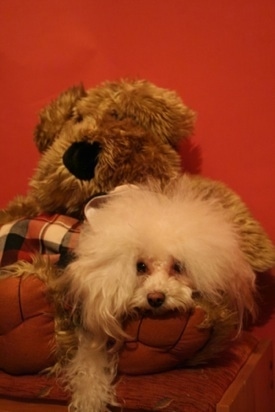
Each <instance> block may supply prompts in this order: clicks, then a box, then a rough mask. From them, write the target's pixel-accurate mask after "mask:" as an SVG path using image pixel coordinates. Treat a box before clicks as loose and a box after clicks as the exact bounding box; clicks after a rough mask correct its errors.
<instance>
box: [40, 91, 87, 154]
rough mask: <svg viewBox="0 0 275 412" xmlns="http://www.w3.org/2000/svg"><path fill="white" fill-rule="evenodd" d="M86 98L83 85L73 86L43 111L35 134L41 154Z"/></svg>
mask: <svg viewBox="0 0 275 412" xmlns="http://www.w3.org/2000/svg"><path fill="white" fill-rule="evenodd" d="M84 96H86V92H85V90H84V87H83V86H82V85H79V86H73V87H71V88H69V89H68V90H66V91H65V92H63V93H61V94H60V95H59V97H58V98H57V99H55V100H53V101H52V102H51V103H50V104H49V105H48V106H46V107H45V108H44V109H42V110H41V112H40V123H39V124H38V125H37V126H36V129H35V132H34V141H35V143H36V146H37V147H38V150H39V151H40V152H41V153H42V152H44V151H45V150H46V149H47V148H48V147H49V146H50V145H51V144H52V143H53V141H54V139H55V138H56V136H57V135H58V133H59V132H60V130H61V129H62V127H63V125H64V123H65V122H66V121H67V120H68V119H70V117H71V115H72V110H73V107H74V106H75V104H76V102H77V101H78V100H79V99H81V98H82V97H84Z"/></svg>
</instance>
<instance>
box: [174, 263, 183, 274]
mask: <svg viewBox="0 0 275 412" xmlns="http://www.w3.org/2000/svg"><path fill="white" fill-rule="evenodd" d="M172 269H173V271H174V272H175V273H178V274H181V273H183V272H184V265H183V264H182V263H181V262H174V264H173V266H172Z"/></svg>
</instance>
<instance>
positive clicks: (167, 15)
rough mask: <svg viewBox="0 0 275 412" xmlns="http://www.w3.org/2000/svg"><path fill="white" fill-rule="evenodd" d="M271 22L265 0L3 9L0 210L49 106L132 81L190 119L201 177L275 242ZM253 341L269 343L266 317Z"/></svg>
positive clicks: (25, 171)
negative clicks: (232, 198) (171, 93)
mask: <svg viewBox="0 0 275 412" xmlns="http://www.w3.org/2000/svg"><path fill="white" fill-rule="evenodd" d="M274 22H275V2H274V0H238V1H232V0H222V1H220V0H216V1H215V0H211V1H210V0H192V1H185V0H171V1H169V2H168V1H167V0H137V1H134V0H133V1H129V0H116V1H114V0H100V1H98V2H96V1H91V0H78V1H77V2H76V1H74V0H59V1H56V0H39V1H37V0H9V1H1V2H0V56H1V58H0V59H1V62H0V71H1V72H0V102H1V103H0V104H1V110H0V136H1V138H0V185H1V196H0V207H3V206H4V205H5V204H6V203H7V201H8V200H10V199H12V198H13V196H14V195H15V194H18V193H22V194H23V193H25V191H26V188H27V182H28V179H29V177H30V176H31V175H32V171H33V169H34V167H35V165H36V162H37V159H38V154H37V152H36V149H35V147H34V144H33V142H32V133H33V129H34V126H35V124H36V120H37V113H38V111H39V109H40V108H41V107H42V106H43V105H44V104H46V103H47V102H48V101H49V99H51V98H53V97H55V96H56V95H57V94H58V93H59V92H60V91H62V90H63V89H65V88H67V87H68V86H70V85H72V84H76V83H79V82H80V81H83V82H84V84H85V85H86V86H87V87H92V86H94V85H96V84H97V83H99V82H101V81H103V80H106V79H108V80H111V79H117V78H120V77H124V76H130V77H131V76H132V77H133V76H134V77H136V76H137V77H141V78H147V79H149V80H151V81H152V82H154V83H156V84H158V85H160V86H163V87H168V88H172V89H176V90H177V91H178V92H179V93H180V95H181V96H182V98H183V99H184V101H185V102H186V103H187V104H188V105H189V106H191V107H192V108H194V109H195V110H196V111H197V112H198V121H197V129H196V134H195V136H194V139H193V140H194V143H195V144H196V145H198V146H199V148H200V150H201V156H202V163H201V168H200V169H201V173H202V174H204V175H205V176H210V177H212V178H215V179H220V180H223V181H224V182H226V183H227V184H229V185H230V186H231V187H232V188H233V189H235V190H236V191H237V192H238V193H239V194H240V195H241V196H242V197H243V199H244V200H245V202H246V203H247V205H248V206H249V208H250V209H251V211H252V212H253V214H254V215H255V217H256V218H257V219H258V220H260V221H261V223H262V224H263V225H264V226H265V228H266V230H267V232H268V233H269V235H270V236H271V238H272V239H273V241H274V242H275V219H274V204H275V190H274V177H275V176H274V171H275V159H274V154H275V121H274V120H275V24H274ZM268 290H269V293H270V294H271V292H270V290H271V289H268ZM273 292H274V290H273ZM271 299H272V300H273V299H274V298H273V295H272V296H271ZM258 333H259V334H261V335H263V336H270V337H273V338H274V339H275V320H274V318H272V319H270V321H269V323H268V324H265V325H264V326H262V327H261V328H260V329H259V331H258Z"/></svg>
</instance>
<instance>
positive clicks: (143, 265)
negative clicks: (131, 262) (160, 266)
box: [137, 261, 148, 274]
mask: <svg viewBox="0 0 275 412" xmlns="http://www.w3.org/2000/svg"><path fill="white" fill-rule="evenodd" d="M137 272H138V273H141V274H142V273H147V272H148V267H147V265H146V263H144V262H142V261H141V262H137Z"/></svg>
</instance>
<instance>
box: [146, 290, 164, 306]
mask: <svg viewBox="0 0 275 412" xmlns="http://www.w3.org/2000/svg"><path fill="white" fill-rule="evenodd" d="M164 301H165V294H164V293H162V292H151V293H148V295H147V302H148V303H149V305H150V306H152V308H159V307H160V306H161V305H162V304H163V303H164Z"/></svg>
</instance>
